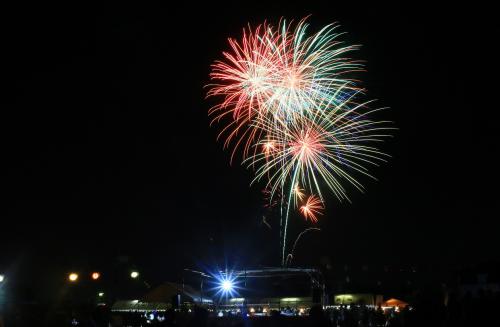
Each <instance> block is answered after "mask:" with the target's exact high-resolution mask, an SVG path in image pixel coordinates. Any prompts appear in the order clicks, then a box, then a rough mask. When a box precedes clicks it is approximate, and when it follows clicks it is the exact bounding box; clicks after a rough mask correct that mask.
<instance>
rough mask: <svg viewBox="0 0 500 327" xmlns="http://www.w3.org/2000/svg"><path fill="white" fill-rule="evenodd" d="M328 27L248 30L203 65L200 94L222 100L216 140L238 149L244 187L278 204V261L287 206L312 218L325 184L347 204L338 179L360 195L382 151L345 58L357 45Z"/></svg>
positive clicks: (380, 130) (382, 130)
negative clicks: (249, 174) (249, 177)
mask: <svg viewBox="0 0 500 327" xmlns="http://www.w3.org/2000/svg"><path fill="white" fill-rule="evenodd" d="M337 30H338V25H335V24H330V25H327V26H325V27H324V28H322V29H321V30H319V31H318V32H316V33H313V34H309V33H308V24H307V22H306V19H302V20H301V21H299V22H298V23H297V24H293V22H292V23H290V24H289V23H287V22H286V21H285V20H281V21H280V22H279V24H278V26H277V27H274V26H272V25H271V24H268V23H264V24H261V25H259V26H257V27H256V28H255V29H252V28H250V27H248V28H245V29H244V30H243V36H242V38H241V39H240V40H236V39H229V45H230V51H228V52H224V53H223V56H224V60H221V61H216V62H215V63H214V64H213V65H212V73H211V74H210V77H211V79H212V81H213V83H212V84H210V85H209V86H208V87H209V91H208V96H216V97H219V98H220V99H221V101H220V102H219V104H217V105H215V106H214V107H212V108H211V109H210V111H209V115H210V116H211V117H212V123H215V122H217V123H221V124H223V127H222V129H221V131H220V133H219V136H218V137H219V138H222V139H224V146H225V147H229V146H231V147H232V155H231V160H233V159H234V155H235V154H236V153H237V151H238V149H242V151H241V152H242V155H243V163H245V164H246V165H247V166H248V167H249V168H251V169H253V170H254V171H255V178H254V180H253V181H252V183H254V182H258V181H262V180H265V190H266V191H265V194H266V197H267V200H266V202H267V203H268V205H269V206H271V207H272V206H276V205H278V204H279V205H280V207H281V210H280V212H281V224H280V226H281V228H282V237H283V241H282V263H283V264H285V249H286V246H287V229H288V219H289V216H290V210H291V207H296V208H297V209H298V211H299V212H300V213H301V214H302V215H303V216H304V218H305V219H306V221H310V222H312V223H316V222H317V221H318V219H317V216H318V215H320V214H321V211H322V210H323V208H324V199H325V198H324V195H323V193H324V189H325V188H326V189H329V190H330V191H331V192H332V193H333V194H334V195H335V196H336V197H337V198H338V199H339V200H348V199H349V198H348V195H347V190H346V188H345V185H346V184H350V185H352V186H354V187H355V188H357V189H359V190H360V191H363V186H362V184H361V183H360V182H359V181H358V179H357V178H358V177H357V176H356V175H358V176H359V175H365V176H368V177H371V178H374V177H373V176H372V175H371V174H370V173H369V172H368V166H373V165H377V164H378V163H379V162H381V161H384V159H385V157H386V155H385V154H383V153H382V152H380V151H379V150H378V149H377V147H376V146H375V145H376V144H377V142H380V141H381V140H382V139H383V137H385V136H387V135H386V134H387V129H390V128H388V127H387V123H388V122H386V121H377V120H374V119H373V118H371V117H372V116H373V113H374V112H375V111H377V110H380V109H375V110H372V109H369V104H370V101H360V100H359V99H361V98H362V97H363V96H364V90H363V88H361V87H360V86H359V82H358V81H357V80H356V79H354V78H352V77H351V76H352V74H351V73H352V72H355V71H360V70H363V67H362V64H361V63H360V62H359V61H356V60H353V59H351V58H350V57H349V53H350V52H351V51H353V50H357V49H358V48H359V47H358V46H355V45H354V46H349V45H345V44H344V43H343V42H342V41H341V40H340V37H341V35H342V33H340V32H338V31H337ZM306 194H310V195H309V196H306ZM277 195H280V197H279V200H278V199H277ZM292 204H293V205H292Z"/></svg>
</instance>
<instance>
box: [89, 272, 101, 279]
mask: <svg viewBox="0 0 500 327" xmlns="http://www.w3.org/2000/svg"><path fill="white" fill-rule="evenodd" d="M90 277H92V279H93V280H98V279H99V278H100V277H101V274H100V273H98V272H93V273H92V275H90Z"/></svg>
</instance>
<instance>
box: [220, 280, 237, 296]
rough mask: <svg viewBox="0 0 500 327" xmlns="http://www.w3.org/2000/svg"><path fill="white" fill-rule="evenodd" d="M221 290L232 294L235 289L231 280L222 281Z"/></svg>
mask: <svg viewBox="0 0 500 327" xmlns="http://www.w3.org/2000/svg"><path fill="white" fill-rule="evenodd" d="M220 287H221V289H222V291H223V292H225V293H231V291H232V290H233V288H234V285H233V282H232V281H231V280H229V279H224V280H222V283H221V285H220Z"/></svg>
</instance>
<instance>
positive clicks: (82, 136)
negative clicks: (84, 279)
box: [0, 1, 499, 280]
mask: <svg viewBox="0 0 500 327" xmlns="http://www.w3.org/2000/svg"><path fill="white" fill-rule="evenodd" d="M487 12H488V10H487V8H468V7H462V8H446V7H445V8H436V7H405V8H402V7H389V6H368V7H362V6H361V5H360V4H358V3H357V2H356V3H352V4H349V3H346V2H345V1H344V2H342V3H337V2H336V1H328V2H325V4H323V5H320V4H317V5H312V4H310V3H309V2H303V3H301V4H300V5H299V4H296V5H291V4H286V3H283V4H273V5H266V6H264V5H255V4H252V3H251V2H245V3H243V2H242V3H241V5H239V6H238V5H232V6H227V5H216V4H213V5H211V6H201V5H198V4H195V2H192V1H191V2H189V1H186V2H185V5H184V6H181V7H174V6H173V5H171V4H167V3H166V2H165V4H164V6H163V7H160V6H157V7H155V6H152V7H143V8H133V7H129V8H120V7H115V8H106V9H105V8H61V7H54V8H48V7H43V8H27V7H22V8H12V9H9V10H3V16H4V17H3V18H2V20H1V21H2V23H1V24H2V39H1V42H2V54H3V60H2V79H3V80H4V86H3V88H2V90H3V92H2V93H3V95H2V97H1V108H2V110H1V119H0V123H1V128H0V133H1V137H0V142H1V154H2V155H1V162H2V169H1V170H0V174H1V179H0V181H1V182H0V190H1V206H0V215H1V224H2V226H1V229H0V248H1V249H2V250H1V252H0V253H1V255H0V265H1V266H0V267H1V268H2V269H3V270H15V269H16V267H23V266H24V265H29V264H31V267H32V268H33V267H37V268H38V269H52V268H53V267H59V268H61V269H66V268H67V269H70V268H71V267H99V268H98V269H103V270H104V269H106V268H107V267H109V266H110V265H111V264H112V262H114V261H116V260H122V261H127V260H128V262H129V263H130V264H131V265H132V264H133V265H135V266H136V267H139V268H140V269H141V270H142V271H145V272H146V273H147V274H149V276H151V278H152V279H156V280H161V279H162V278H174V277H169V276H175V275H176V273H177V271H179V270H180V269H182V268H184V267H199V266H201V265H204V264H209V263H210V262H217V263H223V262H224V261H227V262H228V264H229V265H233V266H239V267H242V266H260V265H278V264H279V252H278V251H279V248H278V242H279V239H278V237H279V234H278V229H277V225H276V223H277V219H278V217H274V220H273V218H272V217H268V218H269V219H268V220H270V221H271V224H272V225H273V229H272V230H270V229H269V228H268V227H266V226H265V225H264V224H263V223H262V216H263V215H266V213H265V211H264V209H263V207H262V203H263V201H262V196H261V188H262V186H263V185H262V184H261V185H255V186H252V187H250V186H249V183H250V181H251V177H252V173H251V172H250V171H247V170H246V169H245V168H244V167H241V166H240V165H239V164H238V163H235V164H233V165H230V164H229V152H228V151H224V150H223V149H222V144H221V142H216V133H217V129H216V128H210V127H209V119H208V117H207V111H208V109H209V108H210V106H211V105H213V104H214V103H215V100H214V99H208V100H206V99H205V92H206V90H205V89H204V88H203V87H204V85H206V84H207V83H208V82H209V79H208V74H209V70H210V64H211V63H212V62H213V61H214V60H216V59H219V58H221V52H222V51H223V50H226V49H227V48H228V45H227V37H229V36H233V37H239V36H241V30H242V27H243V26H245V24H247V23H251V24H253V25H255V24H258V23H260V22H262V21H263V20H265V19H267V20H268V21H270V22H277V21H278V20H279V18H280V17H281V16H284V17H286V18H288V19H300V18H302V17H304V16H306V15H308V14H311V15H312V16H311V18H310V23H311V30H318V29H319V28H321V27H322V26H323V25H325V24H328V23H331V22H335V21H337V22H339V23H340V24H341V25H342V30H343V31H346V32H348V34H347V35H345V36H344V40H345V41H346V42H347V43H349V44H362V45H363V47H362V49H361V50H360V51H358V52H357V53H356V54H355V58H356V59H362V60H366V67H367V72H366V73H363V74H361V75H360V77H361V78H362V79H363V80H364V85H365V86H366V88H367V89H368V97H369V98H375V99H378V101H377V102H376V105H377V106H380V107H385V106H388V107H391V110H389V111H387V112H386V113H385V114H384V118H387V119H390V120H392V121H394V122H395V125H396V127H397V128H398V130H397V131H395V132H394V137H393V138H392V139H390V140H388V141H387V142H386V143H385V144H384V145H382V149H383V150H384V151H386V152H388V153H390V154H391V155H392V158H391V159H390V160H389V161H388V163H386V164H383V165H381V166H380V167H378V168H374V169H373V170H372V173H373V174H374V175H375V176H377V178H378V181H373V180H370V179H368V178H363V177H362V176H361V177H360V180H361V181H362V183H363V184H364V185H365V186H366V193H365V194H361V193H359V192H356V191H355V190H350V191H351V193H350V195H351V200H352V203H339V202H338V201H336V200H335V199H334V198H331V199H329V200H328V203H327V211H326V213H325V215H324V216H322V217H321V218H320V222H319V224H318V227H320V228H321V229H322V231H321V232H319V233H316V234H310V235H309V236H307V237H304V239H303V240H302V243H301V246H300V247H299V249H298V250H297V254H296V257H295V264H297V265H313V266H317V265H320V264H321V263H322V262H325V260H326V259H325V258H329V259H328V260H330V262H332V263H344V262H348V263H353V264H361V263H365V262H379V263H380V262H384V263H389V264H404V263H443V262H445V263H447V262H449V263H468V262H478V261H488V260H496V259H498V258H497V248H496V247H497V242H498V239H497V234H498V229H496V228H495V222H496V220H497V218H498V217H497V215H498V214H497V212H498V197H497V194H498V190H497V185H499V183H498V182H499V178H498V169H497V167H498V164H499V162H498V159H497V154H498V127H497V126H498V120H497V119H496V116H495V114H496V112H497V111H498V101H497V100H496V99H497V97H498V76H499V75H498V58H499V56H498V55H499V53H498V51H496V49H495V47H494V45H495V43H497V42H498V32H499V31H498V23H497V19H494V18H493V17H489V16H490V15H489V14H487ZM492 14H493V12H492ZM293 219H294V220H292V221H293V223H292V224H294V225H293V227H292V229H291V230H292V231H293V232H295V233H296V232H298V231H299V230H300V228H303V227H304V226H305V225H304V224H303V222H302V221H301V219H300V218H299V217H294V218H293ZM164 276H165V277H164Z"/></svg>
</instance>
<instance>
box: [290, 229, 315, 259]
mask: <svg viewBox="0 0 500 327" xmlns="http://www.w3.org/2000/svg"><path fill="white" fill-rule="evenodd" d="M312 231H321V229H320V228H317V227H309V228H306V229H305V230H303V231H302V232H301V233H300V234H299V235H298V236H297V238H296V239H295V242H294V243H293V246H292V251H290V253H289V254H288V255H287V256H286V261H285V265H287V266H288V265H290V264H291V263H292V260H293V254H294V253H295V248H296V247H297V244H298V243H299V240H300V238H301V237H302V235H304V234H306V233H308V232H312Z"/></svg>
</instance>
